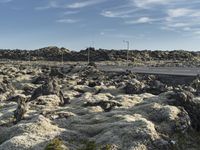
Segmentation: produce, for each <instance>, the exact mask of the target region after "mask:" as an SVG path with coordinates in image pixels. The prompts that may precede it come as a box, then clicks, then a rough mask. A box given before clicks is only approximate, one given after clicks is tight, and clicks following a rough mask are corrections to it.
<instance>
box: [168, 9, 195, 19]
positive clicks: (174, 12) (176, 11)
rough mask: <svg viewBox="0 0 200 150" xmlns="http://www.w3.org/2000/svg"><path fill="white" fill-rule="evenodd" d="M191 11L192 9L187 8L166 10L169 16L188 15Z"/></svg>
mask: <svg viewBox="0 0 200 150" xmlns="http://www.w3.org/2000/svg"><path fill="white" fill-rule="evenodd" d="M192 12H193V10H191V9H187V8H177V9H169V10H168V12H167V13H168V15H169V17H171V18H175V17H184V16H186V15H189V14H191V13H192Z"/></svg>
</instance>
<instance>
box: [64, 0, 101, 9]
mask: <svg viewBox="0 0 200 150" xmlns="http://www.w3.org/2000/svg"><path fill="white" fill-rule="evenodd" d="M104 1H105V0H87V1H80V2H75V3H72V4H69V5H67V8H74V9H76V8H83V7H87V6H91V5H95V4H98V3H102V2H104Z"/></svg>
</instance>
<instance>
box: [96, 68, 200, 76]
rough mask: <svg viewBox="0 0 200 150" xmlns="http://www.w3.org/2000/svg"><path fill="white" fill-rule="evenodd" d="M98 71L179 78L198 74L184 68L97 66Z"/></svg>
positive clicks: (198, 69)
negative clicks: (130, 72) (128, 72)
mask: <svg viewBox="0 0 200 150" xmlns="http://www.w3.org/2000/svg"><path fill="white" fill-rule="evenodd" d="M98 68H99V69H100V70H103V71H111V72H114V71H116V72H124V71H126V70H127V69H128V70H131V71H133V72H135V73H146V74H164V75H180V76H196V75H198V74H200V67H199V68H189V67H187V68H185V67H119V66H98Z"/></svg>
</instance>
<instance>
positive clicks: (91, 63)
mask: <svg viewBox="0 0 200 150" xmlns="http://www.w3.org/2000/svg"><path fill="white" fill-rule="evenodd" d="M88 66H92V67H95V68H97V65H96V64H95V62H89V64H88Z"/></svg>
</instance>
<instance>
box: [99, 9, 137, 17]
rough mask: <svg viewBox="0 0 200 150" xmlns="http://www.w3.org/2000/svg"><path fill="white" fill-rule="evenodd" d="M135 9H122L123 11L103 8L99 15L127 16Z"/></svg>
mask: <svg viewBox="0 0 200 150" xmlns="http://www.w3.org/2000/svg"><path fill="white" fill-rule="evenodd" d="M135 11H136V10H133V9H132V10H123V11H112V10H104V11H102V12H101V15H102V16H104V17H109V18H128V17H131V16H132V15H131V13H133V12H135Z"/></svg>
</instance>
